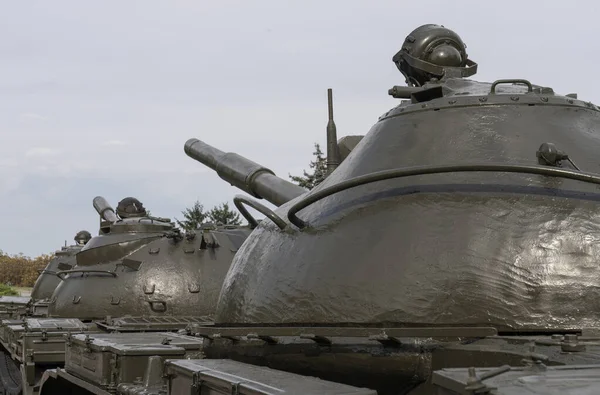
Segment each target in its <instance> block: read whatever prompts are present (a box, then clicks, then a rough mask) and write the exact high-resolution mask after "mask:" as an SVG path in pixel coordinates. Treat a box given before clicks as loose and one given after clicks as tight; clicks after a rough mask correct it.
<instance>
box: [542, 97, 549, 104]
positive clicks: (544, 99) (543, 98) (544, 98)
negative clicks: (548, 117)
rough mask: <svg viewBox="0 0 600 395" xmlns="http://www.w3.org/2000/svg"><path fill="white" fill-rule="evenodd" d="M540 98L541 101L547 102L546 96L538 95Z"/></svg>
mask: <svg viewBox="0 0 600 395" xmlns="http://www.w3.org/2000/svg"><path fill="white" fill-rule="evenodd" d="M540 100H541V101H543V102H544V103H546V102H548V98H547V97H540Z"/></svg>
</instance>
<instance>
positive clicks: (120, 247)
mask: <svg viewBox="0 0 600 395" xmlns="http://www.w3.org/2000/svg"><path fill="white" fill-rule="evenodd" d="M94 208H95V209H96V211H97V212H98V213H99V214H100V216H101V218H102V219H103V223H102V225H101V226H102V230H101V234H100V235H98V236H96V237H94V238H92V239H91V240H90V241H89V242H88V243H87V244H86V245H85V247H84V248H82V249H81V251H80V252H79V253H78V254H77V257H76V266H75V267H73V268H72V269H70V270H65V271H61V272H59V273H58V276H59V277H60V278H61V279H62V280H63V281H62V282H61V284H60V285H59V286H58V287H57V288H56V290H55V292H54V295H53V297H52V300H51V303H50V306H49V315H50V316H51V317H73V318H79V319H83V320H91V319H101V318H105V317H107V316H111V317H121V316H126V315H131V316H146V315H168V316H174V315H179V316H184V315H186V316H189V315H196V316H205V317H206V318H207V319H208V320H210V319H212V317H213V313H214V309H215V306H216V301H217V297H218V294H219V291H220V289H221V283H222V281H223V278H224V277H225V274H226V273H227V270H228V269H229V265H230V263H231V260H232V258H233V255H234V254H235V252H236V251H237V250H238V248H239V247H240V245H241V244H242V242H243V241H244V240H245V238H246V237H247V235H248V234H249V233H250V229H248V228H244V227H236V226H220V227H216V226H214V227H213V226H209V227H207V228H206V229H200V230H197V231H194V232H188V233H182V232H181V231H179V229H177V228H176V227H175V224H174V223H172V222H170V220H169V219H166V218H157V217H151V216H148V215H147V213H146V209H145V208H144V206H143V204H142V203H141V202H140V201H139V200H137V199H135V198H126V199H123V200H122V201H121V202H119V205H118V206H117V212H116V213H115V211H114V210H113V209H112V207H110V205H109V204H108V203H107V202H106V200H105V199H104V198H102V197H96V198H95V199H94Z"/></svg>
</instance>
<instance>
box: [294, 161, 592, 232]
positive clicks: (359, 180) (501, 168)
mask: <svg viewBox="0 0 600 395" xmlns="http://www.w3.org/2000/svg"><path fill="white" fill-rule="evenodd" d="M480 171H481V172H500V173H502V172H504V173H525V174H538V175H542V176H548V177H560V178H567V179H571V180H577V181H582V182H589V183H592V184H598V185H600V176H598V175H593V174H589V173H583V172H578V171H573V170H566V169H557V168H552V167H545V166H534V165H507V164H479V165H477V164H474V165H442V166H439V165H436V166H416V167H404V168H400V169H391V170H383V171H378V172H375V173H370V174H365V175H363V176H358V177H354V178H351V179H349V180H346V181H342V182H340V183H339V184H335V185H332V186H330V187H327V188H324V189H322V190H320V191H318V192H315V193H314V194H309V195H308V196H306V197H305V198H304V199H302V200H300V201H299V202H298V203H296V204H294V205H293V206H292V207H291V208H290V210H289V211H288V214H287V217H288V219H289V220H290V222H291V223H293V224H294V225H296V226H297V227H298V228H300V229H304V228H306V227H307V226H308V222H306V221H303V220H302V219H300V218H298V217H297V216H296V213H297V212H298V211H300V210H302V209H304V208H306V207H308V206H310V205H311V204H313V203H315V202H318V201H319V200H321V199H324V198H326V197H328V196H331V195H333V194H336V193H338V192H342V191H345V190H347V189H351V188H354V187H358V186H361V185H365V184H370V183H372V182H376V181H383V180H389V179H393V178H401V177H410V176H419V175H427V174H441V173H457V172H480Z"/></svg>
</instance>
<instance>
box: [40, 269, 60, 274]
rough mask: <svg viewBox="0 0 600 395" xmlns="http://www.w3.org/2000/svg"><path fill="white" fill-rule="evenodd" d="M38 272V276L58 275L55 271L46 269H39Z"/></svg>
mask: <svg viewBox="0 0 600 395" xmlns="http://www.w3.org/2000/svg"><path fill="white" fill-rule="evenodd" d="M37 272H38V275H42V274H51V275H55V274H56V272H55V271H54V270H46V269H39V270H38V271H37Z"/></svg>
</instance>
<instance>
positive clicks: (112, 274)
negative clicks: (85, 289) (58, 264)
mask: <svg viewBox="0 0 600 395" xmlns="http://www.w3.org/2000/svg"><path fill="white" fill-rule="evenodd" d="M71 273H83V274H85V273H102V274H110V275H111V276H113V277H117V273H115V272H111V271H109V270H89V269H74V270H63V271H60V272H57V273H56V276H57V277H58V278H60V279H61V280H65V279H66V278H65V276H66V275H67V274H71Z"/></svg>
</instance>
